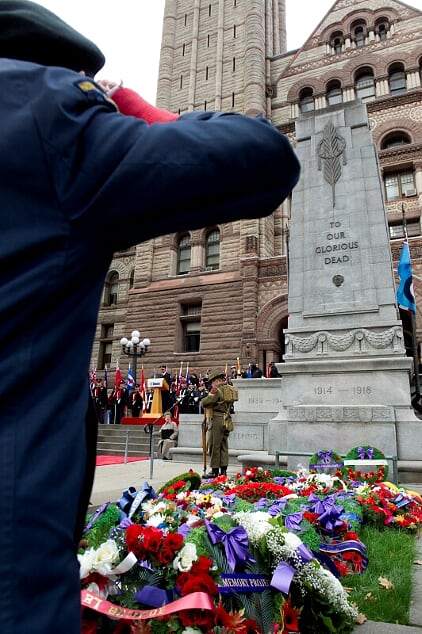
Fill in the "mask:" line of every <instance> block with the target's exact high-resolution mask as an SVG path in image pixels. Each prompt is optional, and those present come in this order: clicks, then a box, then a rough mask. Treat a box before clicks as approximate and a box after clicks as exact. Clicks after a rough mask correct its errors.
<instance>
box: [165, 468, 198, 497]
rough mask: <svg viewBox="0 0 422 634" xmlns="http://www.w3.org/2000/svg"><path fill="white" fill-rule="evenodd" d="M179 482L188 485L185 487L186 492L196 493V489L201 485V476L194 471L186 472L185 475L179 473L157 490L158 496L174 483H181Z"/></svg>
mask: <svg viewBox="0 0 422 634" xmlns="http://www.w3.org/2000/svg"><path fill="white" fill-rule="evenodd" d="M181 481H183V482H186V484H187V485H188V486H187V487H186V489H187V490H191V491H196V490H197V489H199V487H200V485H201V476H200V475H199V473H197V472H196V471H188V472H187V473H181V474H180V475H178V476H176V477H175V478H172V479H171V480H168V482H166V483H165V484H164V485H163V486H162V487H161V488H160V489H158V491H157V493H158V494H160V493H163V491H165V489H168V488H169V487H171V486H173V484H176V482H181Z"/></svg>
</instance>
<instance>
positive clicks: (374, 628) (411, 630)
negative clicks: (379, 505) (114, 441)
mask: <svg viewBox="0 0 422 634" xmlns="http://www.w3.org/2000/svg"><path fill="white" fill-rule="evenodd" d="M190 468H192V469H194V471H197V472H198V473H199V474H200V475H202V473H203V466H202V465H201V464H195V463H193V464H187V463H184V462H176V461H175V460H157V459H156V460H153V461H150V460H142V461H139V462H129V463H127V464H116V465H108V466H104V467H97V470H96V475H95V481H94V488H93V491H92V496H91V503H92V507H94V508H95V507H97V506H99V505H100V504H102V503H103V502H116V501H117V500H118V499H120V497H121V494H122V491H123V490H124V489H127V488H128V487H130V486H133V487H135V488H136V489H139V488H140V487H141V486H142V485H143V484H144V483H145V482H148V484H150V485H151V486H152V487H153V488H154V489H155V490H157V489H159V488H160V487H161V486H162V485H163V484H165V483H166V482H167V481H168V480H170V479H172V478H174V477H176V476H177V475H180V474H182V473H186V472H187V471H189V469H190ZM239 471H240V468H239V466H238V465H236V464H235V465H232V466H229V468H228V474H229V475H235V474H236V473H237V472H239ZM406 488H408V489H413V490H414V491H418V493H422V485H421V484H407V485H406ZM418 550H419V553H418V556H417V560H418V561H422V536H421V538H420V539H419V540H418ZM354 634H422V566H420V565H415V570H414V582H413V596H412V607H411V610H410V625H409V626H404V625H393V624H390V623H375V622H374V621H367V622H366V623H364V624H363V625H357V626H356V627H355V629H354Z"/></svg>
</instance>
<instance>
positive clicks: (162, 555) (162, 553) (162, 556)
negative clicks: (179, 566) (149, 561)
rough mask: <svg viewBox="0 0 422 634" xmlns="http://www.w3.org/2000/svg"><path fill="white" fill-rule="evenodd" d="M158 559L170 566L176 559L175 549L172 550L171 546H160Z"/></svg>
mask: <svg viewBox="0 0 422 634" xmlns="http://www.w3.org/2000/svg"><path fill="white" fill-rule="evenodd" d="M157 559H158V561H159V562H160V564H163V565H164V566H168V564H169V563H170V562H172V561H173V559H174V551H173V550H170V548H160V550H159V551H158V553H157Z"/></svg>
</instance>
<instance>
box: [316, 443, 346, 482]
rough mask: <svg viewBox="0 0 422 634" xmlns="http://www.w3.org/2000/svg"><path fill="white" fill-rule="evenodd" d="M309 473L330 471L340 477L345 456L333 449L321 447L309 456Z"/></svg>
mask: <svg viewBox="0 0 422 634" xmlns="http://www.w3.org/2000/svg"><path fill="white" fill-rule="evenodd" d="M309 473H329V474H330V475H333V476H338V477H340V476H341V475H342V473H343V458H342V457H341V456H339V454H338V453H336V452H335V451H332V449H320V450H319V451H317V452H316V453H314V454H313V455H312V456H311V457H310V458H309Z"/></svg>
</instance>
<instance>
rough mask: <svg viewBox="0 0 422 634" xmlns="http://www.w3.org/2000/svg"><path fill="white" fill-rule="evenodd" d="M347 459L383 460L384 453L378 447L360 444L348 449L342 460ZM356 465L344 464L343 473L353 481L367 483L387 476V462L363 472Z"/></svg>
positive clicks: (375, 481)
mask: <svg viewBox="0 0 422 634" xmlns="http://www.w3.org/2000/svg"><path fill="white" fill-rule="evenodd" d="M347 460H357V461H358V460H385V455H384V454H383V452H382V451H380V449H377V448H376V447H371V446H370V445H362V446H360V447H354V448H353V449H351V450H350V451H349V453H348V454H347V456H346V457H345V459H344V461H345V462H347ZM386 462H387V461H386ZM356 466H358V465H353V464H352V465H346V464H345V465H344V467H343V475H344V477H345V478H348V479H349V480H353V481H354V482H364V483H367V484H375V483H377V482H382V481H383V480H386V478H387V476H388V464H387V463H386V464H380V465H375V466H376V467H377V468H376V470H375V471H368V472H364V471H361V470H360V469H357V468H356Z"/></svg>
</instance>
